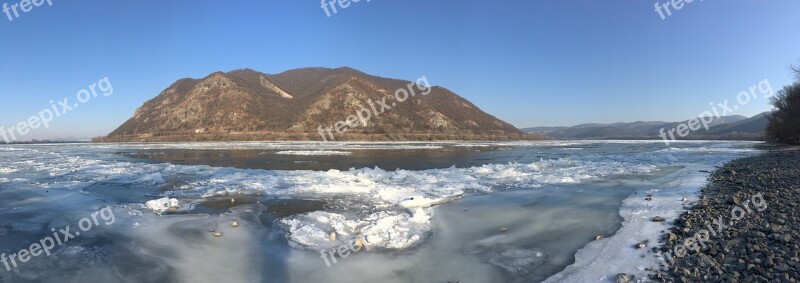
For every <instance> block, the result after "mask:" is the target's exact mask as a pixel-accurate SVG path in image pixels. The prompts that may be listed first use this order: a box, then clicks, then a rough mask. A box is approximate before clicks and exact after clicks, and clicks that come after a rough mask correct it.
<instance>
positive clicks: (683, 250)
mask: <svg viewBox="0 0 800 283" xmlns="http://www.w3.org/2000/svg"><path fill="white" fill-rule="evenodd" d="M674 224H675V225H674V227H673V228H672V229H671V231H668V232H667V233H665V235H664V238H663V241H662V243H660V246H659V247H656V248H654V252H655V253H656V254H658V256H659V257H660V258H661V260H662V267H663V270H661V271H657V272H654V273H653V274H652V275H651V276H650V277H651V278H650V279H652V280H655V281H660V282H798V280H800V277H798V276H800V258H799V257H800V255H799V254H798V251H800V233H799V231H800V151H798V150H796V149H786V148H783V149H777V150H776V149H774V148H773V149H770V151H768V152H765V153H764V154H762V155H759V156H754V157H747V158H742V159H738V160H734V161H731V162H729V163H728V164H726V165H724V166H723V167H722V168H720V169H719V170H717V171H716V172H714V173H712V175H711V176H710V182H709V185H708V186H706V187H705V188H703V189H702V197H701V199H700V200H699V201H698V202H697V203H695V204H694V206H693V207H691V209H690V210H689V211H687V212H686V213H683V214H682V215H681V216H679V217H678V218H677V219H675V220H674Z"/></svg>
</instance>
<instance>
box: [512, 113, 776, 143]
mask: <svg viewBox="0 0 800 283" xmlns="http://www.w3.org/2000/svg"><path fill="white" fill-rule="evenodd" d="M769 114H770V112H764V113H761V114H758V115H755V116H753V117H750V118H747V117H744V116H740V115H734V116H723V117H718V118H716V119H714V120H713V121H712V122H711V123H709V127H710V128H709V129H708V130H706V129H705V128H701V129H700V130H698V131H695V132H692V133H691V134H689V136H687V137H686V138H683V139H711V140H716V139H731V140H763V139H764V133H765V129H766V126H767V122H768V120H767V117H768V115H769ZM687 122H688V121H682V122H663V121H637V122H631V123H614V124H596V123H592V124H581V125H576V126H572V127H532V128H524V129H522V130H523V131H525V132H527V133H536V134H541V135H545V136H548V137H551V138H555V139H661V136H660V133H659V132H660V130H661V129H664V130H665V131H668V130H670V129H673V128H675V127H677V126H678V125H679V124H686V123H687Z"/></svg>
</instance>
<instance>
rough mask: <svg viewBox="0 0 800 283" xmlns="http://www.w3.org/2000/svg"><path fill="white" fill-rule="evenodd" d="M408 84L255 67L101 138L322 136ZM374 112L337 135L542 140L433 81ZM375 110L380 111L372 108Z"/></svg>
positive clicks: (199, 87) (179, 84)
mask: <svg viewBox="0 0 800 283" xmlns="http://www.w3.org/2000/svg"><path fill="white" fill-rule="evenodd" d="M409 83H410V82H408V81H403V80H396V79H388V78H382V77H378V76H372V75H368V74H365V73H363V72H360V71H357V70H354V69H351V68H347V67H342V68H337V69H328V68H303V69H295V70H289V71H286V72H283V73H280V74H275V75H269V74H265V73H261V72H257V71H254V70H250V69H241V70H235V71H232V72H228V73H223V72H216V73H213V74H211V75H209V76H207V77H205V78H202V79H188V78H187V79H181V80H178V81H176V82H175V83H173V84H172V85H171V86H169V87H168V88H166V89H165V90H164V91H163V92H161V94H159V95H158V96H156V97H155V98H153V99H151V100H149V101H147V102H145V103H144V105H142V106H141V107H139V108H138V109H137V110H136V112H135V113H134V114H133V117H131V118H130V119H129V120H128V121H126V122H125V123H124V124H122V125H121V126H120V127H119V128H117V129H116V130H114V131H113V132H111V133H110V134H109V135H108V136H107V137H103V138H96V139H95V141H111V142H117V141H195V140H322V138H321V137H320V133H319V131H318V130H319V128H320V126H321V127H330V126H332V125H335V124H336V123H337V122H339V121H344V120H345V119H346V118H347V117H348V116H350V115H355V114H356V113H357V112H358V111H359V110H360V109H363V108H367V109H374V108H371V107H370V105H369V102H370V101H380V100H382V99H385V100H386V101H387V102H390V101H395V100H396V99H395V92H396V91H397V90H398V89H401V88H406V87H407V86H408V84H409ZM393 103H395V104H394V105H396V106H394V107H392V108H391V109H389V110H387V111H385V113H381V114H380V115H372V117H371V118H370V119H369V121H368V123H367V125H366V126H363V125H362V126H358V127H353V128H351V129H349V130H348V131H347V132H346V133H343V134H335V135H334V136H333V139H334V140H476V139H480V140H509V139H538V138H541V136H539V135H536V134H533V135H530V134H526V133H524V132H522V131H520V130H519V129H517V128H516V127H514V126H512V125H511V124H509V123H506V122H504V121H502V120H500V119H497V118H495V117H494V116H492V115H490V114H488V113H486V112H483V111H482V110H480V109H479V108H478V107H477V106H475V105H474V104H472V103H471V102H469V101H467V100H466V99H464V98H462V97H460V96H458V95H456V94H455V93H453V92H451V91H449V90H447V89H445V88H442V87H436V86H432V87H431V89H430V93H429V94H428V95H425V96H422V95H416V96H413V97H409V98H408V99H407V100H405V101H403V102H399V101H397V102H393ZM373 114H374V113H373Z"/></svg>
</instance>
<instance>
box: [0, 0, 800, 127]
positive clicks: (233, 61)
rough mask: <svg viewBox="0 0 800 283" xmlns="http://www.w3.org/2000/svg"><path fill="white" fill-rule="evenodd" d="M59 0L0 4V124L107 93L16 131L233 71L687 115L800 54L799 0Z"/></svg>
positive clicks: (525, 114) (542, 109)
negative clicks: (94, 92)
mask: <svg viewBox="0 0 800 283" xmlns="http://www.w3.org/2000/svg"><path fill="white" fill-rule="evenodd" d="M52 1H53V5H52V6H48V5H47V4H45V5H44V6H41V7H35V8H33V10H32V11H30V12H28V13H22V14H21V15H20V17H19V18H16V19H14V21H9V20H8V18H6V15H5V14H0V62H2V65H0V66H1V67H0V101H1V102H2V108H0V126H5V127H9V126H13V125H15V124H17V123H18V122H21V121H25V120H27V118H28V117H30V116H31V115H34V114H36V113H38V112H39V111H41V110H42V109H44V108H48V107H50V103H49V101H50V100H54V101H59V100H61V99H62V98H64V97H74V96H75V93H76V92H77V91H79V90H81V89H84V88H87V87H88V86H89V84H91V83H93V82H97V81H98V80H100V79H101V78H103V77H108V78H109V80H110V81H111V83H112V85H113V87H114V93H113V94H112V95H111V96H108V97H103V96H99V97H97V98H95V99H92V100H91V101H89V102H87V103H86V104H84V105H81V107H80V108H78V109H74V110H73V111H71V112H69V113H67V114H66V115H64V116H62V117H58V118H56V119H55V120H54V121H53V122H52V123H51V124H52V125H51V127H50V128H49V129H43V128H41V129H38V130H35V131H32V132H31V133H30V134H28V135H26V136H25V137H24V138H23V139H30V138H40V139H41V138H57V137H90V136H98V135H105V134H107V133H108V132H110V131H112V130H113V129H114V128H116V127H117V126H118V125H120V124H121V123H123V122H124V121H125V120H127V119H128V118H129V117H130V116H131V115H132V114H133V112H134V110H135V109H136V108H137V107H139V106H140V105H141V104H142V103H144V102H145V101H146V100H148V99H151V98H153V97H154V96H156V95H157V94H158V93H159V92H161V91H162V90H163V89H164V88H166V87H167V86H169V85H170V84H171V83H172V82H174V81H175V80H177V79H180V78H183V77H194V78H198V77H204V76H206V75H208V74H210V73H212V72H215V71H219V70H222V71H230V70H234V69H238V68H251V69H255V70H259V71H262V72H265V73H279V72H282V71H285V70H288V69H293V68H300V67H311V66H321V67H340V66H350V67H353V68H356V69H359V70H362V71H364V72H367V73H370V74H374V75H380V76H385V77H393V78H401V79H408V80H411V79H415V78H417V77H420V76H422V75H425V76H427V77H428V78H429V80H430V82H431V83H432V84H435V85H440V86H444V87H446V88H448V89H450V90H453V91H454V92H456V93H458V94H459V95H461V96H464V97H465V98H467V99H468V100H470V101H472V102H474V103H475V104H477V105H478V106H479V107H481V108H482V109H484V110H485V111H487V112H489V113H491V114H493V115H495V116H497V117H499V118H501V119H504V120H506V121H508V122H510V123H512V124H514V125H516V126H518V127H528V126H544V125H574V124H580V123H586V122H595V123H597V122H618V121H637V120H669V121H677V120H685V119H688V118H690V117H692V116H696V115H697V114H699V113H701V112H703V111H706V110H708V109H709V107H710V106H709V102H715V103H718V102H722V101H723V100H725V99H728V100H731V101H735V99H736V95H737V93H739V92H741V91H743V90H747V88H748V87H750V86H751V85H753V84H756V83H758V82H759V81H762V80H764V79H768V80H769V82H770V83H771V85H772V86H773V87H774V88H775V89H776V90H777V89H778V88H779V87H781V86H783V85H786V84H788V83H790V82H791V80H792V76H791V74H790V73H789V72H788V70H787V67H788V66H789V65H790V64H793V63H797V62H800V61H798V60H800V37H799V36H798V34H800V1H796V0H776V1H768V2H767V1H742V0H732V1H730V0H726V1H721V0H707V1H702V2H700V1H699V0H698V1H695V2H693V3H691V4H686V5H685V6H684V7H683V8H682V9H681V10H679V11H674V14H673V15H672V16H670V17H668V18H667V19H665V20H662V19H661V17H660V16H659V14H658V13H656V12H655V10H654V4H655V2H656V1H634V0H620V1H610V0H609V1H585V0H565V1H561V0H560V1H522V0H513V1H512V0H508V1H468V0H461V1H445V0H440V1H431V0H403V1H401V0H372V1H370V2H366V0H362V1H361V2H358V3H352V4H351V6H350V7H348V8H346V9H341V8H340V9H339V10H338V13H337V14H334V15H332V16H331V17H327V16H326V14H325V11H324V10H323V9H321V7H320V2H319V1H305V0H302V1H300V0H293V1H272V0H259V1H255V0H254V1H236V0H233V1H230V0H229V1H197V0H195V1H189V0H185V1H184V0H174V1H163V0H158V1H156V0H139V1H100V0H86V1H64V0H52ZM17 2H18V1H16V0H0V4H2V3H8V4H9V5H12V4H15V3H17ZM72 101H74V98H72ZM769 109H770V107H769V105H768V103H767V101H766V100H764V99H760V100H754V101H752V102H751V103H749V104H747V105H743V106H742V107H740V108H739V109H738V110H737V111H736V112H735V113H734V114H741V115H745V116H751V115H754V114H757V113H759V112H762V111H766V110H769Z"/></svg>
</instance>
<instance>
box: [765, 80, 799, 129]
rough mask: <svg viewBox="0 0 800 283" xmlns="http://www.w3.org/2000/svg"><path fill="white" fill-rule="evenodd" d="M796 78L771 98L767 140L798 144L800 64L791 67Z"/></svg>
mask: <svg viewBox="0 0 800 283" xmlns="http://www.w3.org/2000/svg"><path fill="white" fill-rule="evenodd" d="M791 69H792V71H793V72H794V74H795V77H796V78H797V80H796V81H795V82H794V83H793V84H792V85H788V86H785V87H783V89H782V90H780V91H779V92H778V94H777V95H775V97H773V98H772V106H774V107H775V110H774V111H773V112H772V115H770V117H769V123H768V124H767V140H769V141H770V142H774V143H788V144H800V66H796V67H792V68H791Z"/></svg>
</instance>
